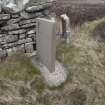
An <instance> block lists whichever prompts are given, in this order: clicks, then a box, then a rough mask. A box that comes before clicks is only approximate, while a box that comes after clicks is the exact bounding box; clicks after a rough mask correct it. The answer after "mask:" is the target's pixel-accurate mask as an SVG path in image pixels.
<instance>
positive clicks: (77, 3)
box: [53, 0, 105, 24]
mask: <svg viewBox="0 0 105 105" xmlns="http://www.w3.org/2000/svg"><path fill="white" fill-rule="evenodd" d="M53 11H55V12H56V14H57V15H58V16H59V15H61V14H63V13H67V14H68V16H69V17H70V19H71V23H74V24H75V23H76V24H77V23H83V22H84V21H90V20H94V19H98V18H100V17H104V16H105V0H56V1H55V2H54V8H53Z"/></svg>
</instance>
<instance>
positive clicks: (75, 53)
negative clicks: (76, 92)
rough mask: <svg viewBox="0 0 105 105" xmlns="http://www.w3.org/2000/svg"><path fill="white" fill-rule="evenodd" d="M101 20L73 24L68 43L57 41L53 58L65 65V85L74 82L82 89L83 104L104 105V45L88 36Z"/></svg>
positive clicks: (90, 35)
mask: <svg viewBox="0 0 105 105" xmlns="http://www.w3.org/2000/svg"><path fill="white" fill-rule="evenodd" d="M103 20H104V19H102V20H101V19H100V20H95V21H93V22H88V23H85V24H83V25H82V26H77V27H75V28H74V29H73V30H72V31H73V33H74V34H73V36H72V40H71V42H70V45H66V44H65V42H62V41H61V43H60V44H59V45H58V47H57V58H58V59H59V60H60V61H62V62H63V63H64V64H65V65H66V66H67V68H68V72H69V74H70V75H69V77H70V78H71V79H70V81H69V82H68V83H67V84H66V85H65V87H66V88H67V87H68V86H69V85H70V84H72V85H73V84H74V85H75V84H76V86H77V88H81V89H84V90H85V94H86V96H87V104H86V105H104V104H105V44H103V43H102V42H100V43H99V42H97V41H96V40H95V38H94V37H93V36H92V31H93V30H94V29H95V27H97V26H98V24H99V23H100V22H102V21H103ZM71 80H72V81H71ZM74 88H75V87H74ZM95 89H96V90H95ZM97 90H98V91H97Z"/></svg>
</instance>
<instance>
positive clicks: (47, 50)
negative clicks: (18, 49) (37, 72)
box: [36, 18, 56, 72]
mask: <svg viewBox="0 0 105 105" xmlns="http://www.w3.org/2000/svg"><path fill="white" fill-rule="evenodd" d="M37 21H38V33H37V35H36V37H37V38H36V39H37V52H38V58H39V60H40V61H41V62H42V63H43V64H44V65H45V66H46V67H47V68H48V69H49V70H50V72H54V71H55V61H56V34H55V25H56V23H55V21H54V20H53V19H51V20H49V19H44V18H38V19H37Z"/></svg>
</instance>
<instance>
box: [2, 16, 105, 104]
mask: <svg viewBox="0 0 105 105" xmlns="http://www.w3.org/2000/svg"><path fill="white" fill-rule="evenodd" d="M103 21H104V18H103V19H100V20H96V21H92V22H88V23H84V24H83V25H82V26H76V27H74V28H73V29H72V38H71V42H70V44H69V45H66V44H65V42H64V41H61V43H60V44H59V45H58V46H57V59H58V60H59V61H61V62H63V63H64V65H65V66H66V68H67V71H68V80H67V81H66V82H65V83H64V84H62V85H61V86H59V87H56V88H50V87H48V86H47V85H45V83H44V81H43V77H42V76H41V74H40V72H39V71H38V70H37V69H36V68H34V67H33V65H32V64H31V61H30V58H28V57H26V56H24V55H21V56H20V54H16V55H14V56H12V57H9V58H8V59H7V60H6V61H4V62H3V63H1V64H0V105H105V43H104V38H103V37H100V39H99V37H97V35H95V33H94V32H96V29H97V27H99V26H100V24H101V23H103ZM99 30H100V28H98V31H99ZM102 39H103V41H102Z"/></svg>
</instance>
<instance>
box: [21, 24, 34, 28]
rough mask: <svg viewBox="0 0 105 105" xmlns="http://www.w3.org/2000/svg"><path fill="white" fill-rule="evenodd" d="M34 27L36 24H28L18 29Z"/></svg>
mask: <svg viewBox="0 0 105 105" xmlns="http://www.w3.org/2000/svg"><path fill="white" fill-rule="evenodd" d="M35 26H36V23H30V24H24V25H22V26H20V28H32V27H35Z"/></svg>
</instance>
